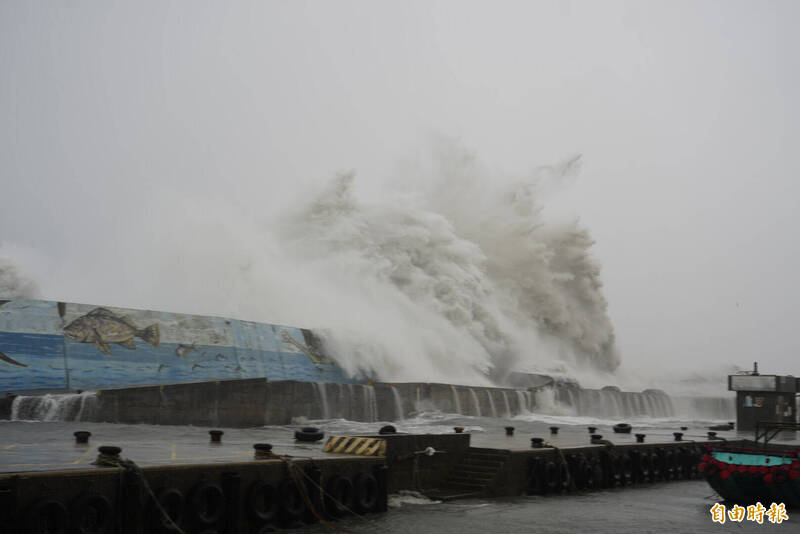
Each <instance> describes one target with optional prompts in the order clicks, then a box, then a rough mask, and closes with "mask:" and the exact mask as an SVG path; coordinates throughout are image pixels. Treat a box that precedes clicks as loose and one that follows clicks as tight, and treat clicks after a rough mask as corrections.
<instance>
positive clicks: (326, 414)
mask: <svg viewBox="0 0 800 534" xmlns="http://www.w3.org/2000/svg"><path fill="white" fill-rule="evenodd" d="M314 390H315V391H316V392H317V396H318V397H319V404H320V406H321V407H322V418H323V419H330V417H331V411H330V408H329V407H328V395H327V393H326V391H325V382H314Z"/></svg>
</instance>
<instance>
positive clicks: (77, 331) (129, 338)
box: [64, 308, 160, 354]
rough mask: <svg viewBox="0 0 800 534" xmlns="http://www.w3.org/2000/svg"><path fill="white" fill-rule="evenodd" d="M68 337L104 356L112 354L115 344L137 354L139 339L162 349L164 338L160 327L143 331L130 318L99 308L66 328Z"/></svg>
mask: <svg viewBox="0 0 800 534" xmlns="http://www.w3.org/2000/svg"><path fill="white" fill-rule="evenodd" d="M64 335H65V336H67V337H68V338H70V339H71V340H73V341H77V342H78V343H92V344H94V346H95V348H97V350H99V351H100V352H102V353H103V354H111V347H110V346H109V345H110V344H112V343H114V344H117V345H120V346H121V347H125V348H126V349H130V350H134V349H135V348H136V343H135V340H134V338H135V337H138V338H141V339H143V340H144V341H146V342H147V343H149V344H151V345H152V346H153V347H158V344H159V338H160V335H159V330H158V324H152V325H150V326H148V327H146V328H144V329H139V327H138V326H136V323H134V322H133V319H131V318H130V317H128V316H127V315H117V314H115V313H114V312H112V311H111V310H108V309H106V308H95V309H94V310H92V311H90V312H89V313H87V314H86V315H83V316H81V317H78V318H77V319H75V320H74V321H72V322H71V323H69V324H68V325H67V326H65V327H64Z"/></svg>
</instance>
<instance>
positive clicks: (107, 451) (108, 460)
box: [92, 445, 122, 467]
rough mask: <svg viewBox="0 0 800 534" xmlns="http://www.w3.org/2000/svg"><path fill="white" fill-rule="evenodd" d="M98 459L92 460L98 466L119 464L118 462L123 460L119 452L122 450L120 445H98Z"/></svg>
mask: <svg viewBox="0 0 800 534" xmlns="http://www.w3.org/2000/svg"><path fill="white" fill-rule="evenodd" d="M97 452H98V453H99V454H98V455H97V459H96V460H95V461H94V462H92V464H93V465H96V466H98V467H109V466H117V465H119V463H118V462H120V461H121V460H122V458H120V457H119V453H121V452H122V449H121V448H120V447H115V446H113V445H101V446H100V447H97Z"/></svg>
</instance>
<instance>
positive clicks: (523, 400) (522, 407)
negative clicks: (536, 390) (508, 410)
mask: <svg viewBox="0 0 800 534" xmlns="http://www.w3.org/2000/svg"><path fill="white" fill-rule="evenodd" d="M515 393H516V394H517V402H518V404H519V412H520V413H523V414H525V413H530V409H529V406H530V394H527V393H528V392H527V391H521V390H519V389H518V390H516V392H515ZM526 394H527V395H526Z"/></svg>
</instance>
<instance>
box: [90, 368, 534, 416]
mask: <svg viewBox="0 0 800 534" xmlns="http://www.w3.org/2000/svg"><path fill="white" fill-rule="evenodd" d="M490 398H491V400H490ZM533 407H534V399H533V396H532V395H531V394H530V392H527V391H526V392H524V393H522V392H517V391H515V390H512V389H505V388H483V387H470V388H468V387H465V386H451V385H448V384H424V383H402V384H387V383H375V384H371V385H361V384H336V383H327V384H323V383H314V382H297V381H291V380H285V381H278V382H269V381H266V380H262V379H250V380H221V381H215V382H200V383H181V384H165V385H159V386H146V387H130V388H116V389H106V390H100V391H98V392H97V407H96V409H95V410H92V413H88V414H87V418H86V420H91V421H99V422H118V423H150V424H169V425H176V424H192V425H198V426H207V425H211V426H227V427H247V426H260V425H285V424H289V423H291V421H292V418H295V417H306V418H309V419H323V418H324V419H334V418H343V419H349V420H351V421H367V422H370V421H396V420H399V419H403V418H404V417H407V416H408V415H409V414H413V413H415V412H417V411H420V410H433V409H439V410H442V411H447V412H450V413H464V414H468V415H478V414H484V415H495V416H503V415H516V414H519V413H521V412H526V411H529V410H530V409H532V408H533Z"/></svg>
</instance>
